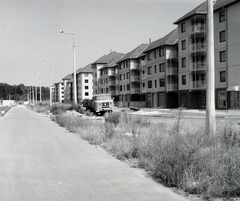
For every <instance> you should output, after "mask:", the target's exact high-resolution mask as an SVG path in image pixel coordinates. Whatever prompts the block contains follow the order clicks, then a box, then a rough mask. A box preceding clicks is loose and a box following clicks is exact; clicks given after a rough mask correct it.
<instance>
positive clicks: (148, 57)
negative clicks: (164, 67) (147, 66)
mask: <svg viewBox="0 0 240 201" xmlns="http://www.w3.org/2000/svg"><path fill="white" fill-rule="evenodd" d="M147 59H148V61H150V60H152V58H151V53H148V54H147Z"/></svg>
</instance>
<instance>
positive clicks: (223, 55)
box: [219, 51, 226, 62]
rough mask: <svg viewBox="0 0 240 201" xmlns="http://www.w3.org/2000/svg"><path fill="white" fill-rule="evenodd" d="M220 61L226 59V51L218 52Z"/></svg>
mask: <svg viewBox="0 0 240 201" xmlns="http://www.w3.org/2000/svg"><path fill="white" fill-rule="evenodd" d="M219 57H220V62H225V61H226V51H221V52H219Z"/></svg>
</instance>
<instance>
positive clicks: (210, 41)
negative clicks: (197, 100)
mask: <svg viewBox="0 0 240 201" xmlns="http://www.w3.org/2000/svg"><path fill="white" fill-rule="evenodd" d="M207 7H208V9H207V103H206V104H207V105H206V107H207V108H206V132H207V134H215V132H216V117H215V67H214V65H215V60H214V24H213V20H214V12H213V0H207Z"/></svg>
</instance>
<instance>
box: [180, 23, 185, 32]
mask: <svg viewBox="0 0 240 201" xmlns="http://www.w3.org/2000/svg"><path fill="white" fill-rule="evenodd" d="M184 32H186V23H185V22H183V23H182V24H181V33H184Z"/></svg>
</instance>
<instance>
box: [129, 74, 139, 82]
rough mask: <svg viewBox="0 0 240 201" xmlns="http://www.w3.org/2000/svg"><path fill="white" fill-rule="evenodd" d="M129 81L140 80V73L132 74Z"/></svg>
mask: <svg viewBox="0 0 240 201" xmlns="http://www.w3.org/2000/svg"><path fill="white" fill-rule="evenodd" d="M131 82H140V75H132V76H131Z"/></svg>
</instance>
